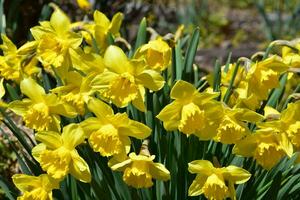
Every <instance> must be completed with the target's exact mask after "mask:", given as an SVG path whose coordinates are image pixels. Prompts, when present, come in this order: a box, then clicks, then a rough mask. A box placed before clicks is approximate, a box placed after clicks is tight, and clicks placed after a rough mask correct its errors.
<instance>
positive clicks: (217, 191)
mask: <svg viewBox="0 0 300 200" xmlns="http://www.w3.org/2000/svg"><path fill="white" fill-rule="evenodd" d="M202 190H203V193H204V196H205V197H206V198H208V199H210V200H223V199H224V198H226V197H227V196H229V190H228V187H227V186H226V185H225V183H224V180H223V177H221V176H218V175H216V174H212V175H210V176H209V177H208V178H207V180H206V182H205V183H204V186H203V188H202Z"/></svg>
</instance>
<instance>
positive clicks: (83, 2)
mask: <svg viewBox="0 0 300 200" xmlns="http://www.w3.org/2000/svg"><path fill="white" fill-rule="evenodd" d="M76 1H77V4H78V6H79V8H81V9H82V10H86V11H88V10H90V9H91V8H92V5H91V3H90V2H89V1H88V0H76Z"/></svg>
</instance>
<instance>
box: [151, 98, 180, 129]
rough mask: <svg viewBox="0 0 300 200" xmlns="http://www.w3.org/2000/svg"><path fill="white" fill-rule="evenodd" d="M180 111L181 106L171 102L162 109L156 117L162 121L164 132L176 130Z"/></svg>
mask: <svg viewBox="0 0 300 200" xmlns="http://www.w3.org/2000/svg"><path fill="white" fill-rule="evenodd" d="M181 109H182V105H181V104H180V103H178V102H176V101H173V102H172V103H170V104H169V105H167V106H166V107H164V108H163V109H162V110H161V111H160V113H159V114H158V115H157V116H156V117H157V118H158V119H159V120H161V121H163V123H164V127H165V129H166V130H168V131H172V130H176V129H177V127H178V125H179V123H180V113H181Z"/></svg>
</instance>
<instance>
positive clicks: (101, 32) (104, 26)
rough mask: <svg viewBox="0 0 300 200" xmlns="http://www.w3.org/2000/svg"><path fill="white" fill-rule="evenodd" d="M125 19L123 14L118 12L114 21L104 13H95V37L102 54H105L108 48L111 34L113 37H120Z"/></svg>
mask: <svg viewBox="0 0 300 200" xmlns="http://www.w3.org/2000/svg"><path fill="white" fill-rule="evenodd" d="M123 18H124V16H123V14H122V13H120V12H118V13H116V14H115V15H114V16H113V18H112V20H111V21H110V20H109V19H108V18H107V17H106V16H105V14H103V13H102V12H100V11H98V10H96V11H95V12H94V21H95V25H94V26H93V29H94V37H95V39H96V42H97V45H98V47H99V48H100V51H101V52H104V51H105V50H106V48H107V47H108V42H107V41H108V35H109V34H111V35H112V36H113V37H119V36H120V33H119V30H120V27H121V24H122V21H123Z"/></svg>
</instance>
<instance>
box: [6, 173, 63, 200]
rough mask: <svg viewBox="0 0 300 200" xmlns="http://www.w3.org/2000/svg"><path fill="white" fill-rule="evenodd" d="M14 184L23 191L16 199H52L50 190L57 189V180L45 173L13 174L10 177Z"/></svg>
mask: <svg viewBox="0 0 300 200" xmlns="http://www.w3.org/2000/svg"><path fill="white" fill-rule="evenodd" d="M12 180H13V182H14V184H15V185H16V186H17V188H18V189H19V190H21V192H22V193H23V194H22V196H19V197H18V200H32V199H43V200H52V199H53V198H52V190H53V189H59V182H58V180H56V179H53V178H51V177H50V176H48V175H47V174H41V175H39V176H30V175H26V174H15V175H13V177H12Z"/></svg>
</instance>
